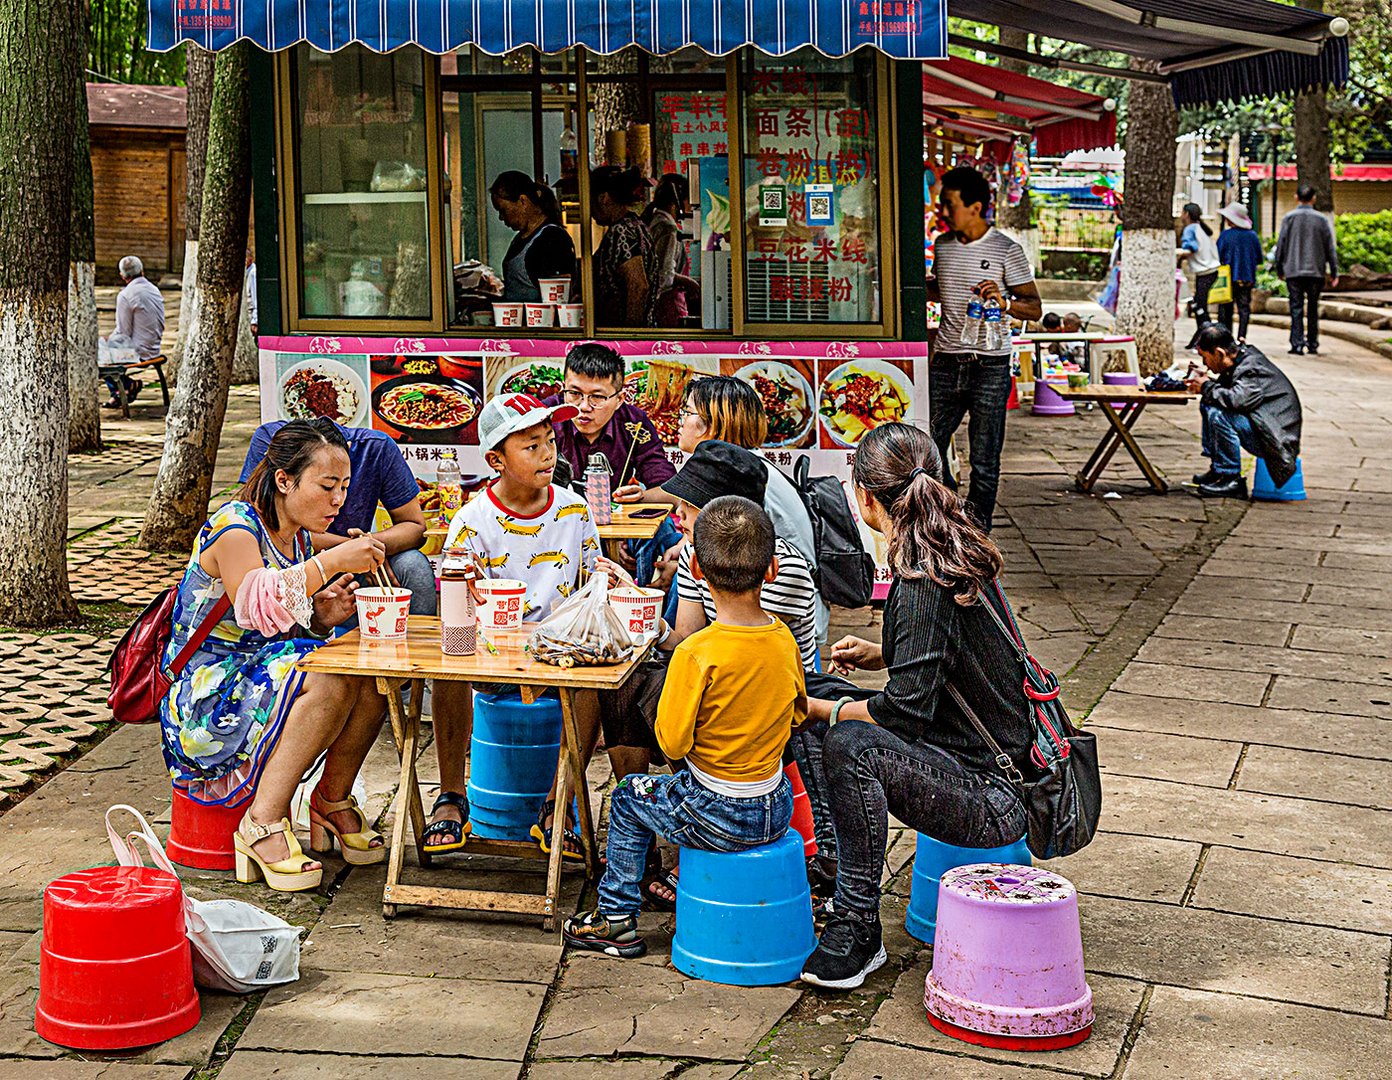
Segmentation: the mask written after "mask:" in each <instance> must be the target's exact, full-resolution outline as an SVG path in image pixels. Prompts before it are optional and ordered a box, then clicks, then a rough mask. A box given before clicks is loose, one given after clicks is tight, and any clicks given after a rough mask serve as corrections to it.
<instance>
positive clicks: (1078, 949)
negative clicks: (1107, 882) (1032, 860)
mask: <svg viewBox="0 0 1392 1080" xmlns="http://www.w3.org/2000/svg"><path fill="white" fill-rule="evenodd" d="M923 1004H924V1006H925V1007H926V1008H927V1010H928V1021H929V1023H931V1024H932V1025H933V1026H934V1027H935V1028H937V1029H938V1030H939V1031H941V1032H943V1033H944V1034H945V1035H951V1036H952V1037H953V1038H956V1039H961V1040H963V1041H964V1042H969V1043H975V1044H976V1045H978V1046H991V1047H996V1048H998V1049H1005V1050H1057V1049H1061V1048H1063V1047H1065V1046H1076V1045H1077V1044H1078V1043H1080V1042H1082V1041H1083V1040H1084V1039H1086V1038H1087V1037H1088V1036H1089V1035H1090V1034H1092V991H1091V990H1090V989H1089V988H1088V984H1087V979H1086V977H1085V976H1084V974H1083V939H1082V935H1081V933H1080V932H1079V930H1078V893H1077V890H1076V889H1074V888H1073V883H1072V882H1070V881H1069V880H1068V879H1067V878H1063V877H1060V876H1059V875H1058V874H1054V873H1051V872H1050V871H1048V870H1043V869H1040V868H1038V867H1030V866H1016V865H1013V864H1011V863H973V864H972V865H970V866H959V867H958V868H957V869H955V870H949V871H948V872H947V873H945V874H943V876H942V884H941V885H940V886H939V888H938V927H937V939H936V941H935V942H934V948H933V970H932V971H930V972H929V973H928V979H927V983H926V986H925V988H924V993H923Z"/></svg>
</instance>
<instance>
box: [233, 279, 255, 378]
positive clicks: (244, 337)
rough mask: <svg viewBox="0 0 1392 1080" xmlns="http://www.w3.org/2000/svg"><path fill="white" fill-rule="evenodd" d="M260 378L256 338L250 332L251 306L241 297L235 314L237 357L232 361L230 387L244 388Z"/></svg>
mask: <svg viewBox="0 0 1392 1080" xmlns="http://www.w3.org/2000/svg"><path fill="white" fill-rule="evenodd" d="M260 378H261V356H260V353H258V352H257V349H256V336H255V335H254V334H252V332H251V305H250V304H248V303H247V302H246V297H245V296H243V297H242V304H241V310H240V311H239V312H238V314H237V355H236V358H235V359H234V360H233V361H232V385H233V386H244V385H245V384H247V383H254V382H257V381H259V380H260Z"/></svg>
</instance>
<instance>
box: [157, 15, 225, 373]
mask: <svg viewBox="0 0 1392 1080" xmlns="http://www.w3.org/2000/svg"><path fill="white" fill-rule="evenodd" d="M184 50H185V52H186V53H187V69H188V70H187V76H186V78H187V82H188V107H187V115H188V130H187V133H186V135H185V142H184V147H185V151H184V152H185V154H186V160H187V165H186V166H185V170H184V173H185V179H186V181H187V185H186V187H185V196H184V198H185V212H184V283H183V295H182V296H181V297H180V298H179V331H178V335H177V337H176V338H175V339H174V351H173V353H171V354H170V357H169V363H168V364H167V365H166V370H167V371H168V373H169V377H170V378H171V379H177V377H178V373H179V365H180V364H182V363H183V360H184V350H185V349H187V348H188V343H189V338H190V337H191V336H192V335H193V330H194V327H195V326H197V325H198V236H199V226H200V224H201V218H202V214H203V168H204V159H205V158H206V157H207V155H208V110H209V109H210V108H211V106H212V101H213V54H212V53H210V52H208V51H207V50H206V49H200V48H199V47H198V46H197V45H194V44H193V43H192V42H189V43H187V44H185V45H184Z"/></svg>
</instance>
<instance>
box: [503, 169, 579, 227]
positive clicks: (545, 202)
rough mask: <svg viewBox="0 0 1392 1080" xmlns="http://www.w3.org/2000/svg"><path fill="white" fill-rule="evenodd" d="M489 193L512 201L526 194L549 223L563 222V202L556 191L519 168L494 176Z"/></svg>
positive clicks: (557, 223)
mask: <svg viewBox="0 0 1392 1080" xmlns="http://www.w3.org/2000/svg"><path fill="white" fill-rule="evenodd" d="M488 193H489V194H490V195H501V196H502V197H503V198H505V199H508V200H510V201H512V202H516V201H517V200H518V199H520V198H522V197H523V196H524V195H525V196H526V197H527V198H528V199H530V200H531V202H532V205H533V206H535V207H536V208H537V209H538V210H540V211H541V213H542V216H544V217H545V218H546V223H547V224H548V225H559V224H561V204H560V203H559V202H558V201H557V200H556V193H555V192H554V191H552V190H551V189H550V188H549V187H547V186H546V185H545V184H543V183H542V182H541V181H540V180H533V179H532V178H531V177H530V176H528V175H527V174H526V173H524V172H519V171H518V170H517V169H508V170H507V171H506V172H500V173H499V174H498V175H497V176H496V177H495V178H494V180H493V185H492V186H491V187H490V188H489V189H488Z"/></svg>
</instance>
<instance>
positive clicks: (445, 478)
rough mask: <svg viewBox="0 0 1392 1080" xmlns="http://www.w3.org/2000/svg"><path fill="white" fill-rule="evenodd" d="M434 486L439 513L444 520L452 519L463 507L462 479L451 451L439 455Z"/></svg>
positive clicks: (456, 459) (457, 461) (455, 458)
mask: <svg viewBox="0 0 1392 1080" xmlns="http://www.w3.org/2000/svg"><path fill="white" fill-rule="evenodd" d="M435 485H436V487H438V488H439V490H440V512H441V513H442V514H443V515H444V516H445V517H446V518H450V517H453V515H454V512H455V511H456V510H458V509H459V508H460V507H461V506H463V505H464V478H463V474H461V473H460V471H459V459H458V458H457V457H455V453H454V451H453V450H445V451H444V452H443V453H441V455H440V464H439V465H438V466H436V469H435Z"/></svg>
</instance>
